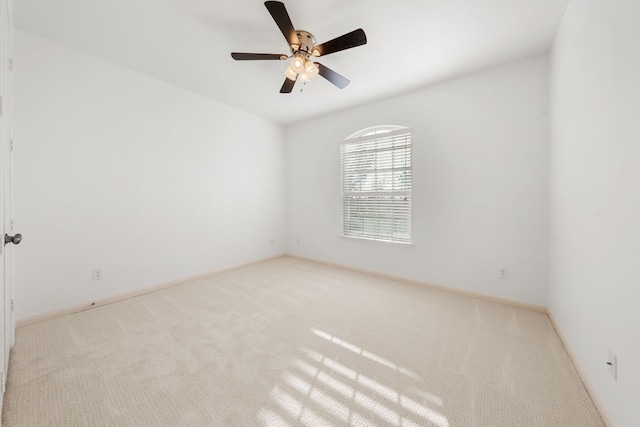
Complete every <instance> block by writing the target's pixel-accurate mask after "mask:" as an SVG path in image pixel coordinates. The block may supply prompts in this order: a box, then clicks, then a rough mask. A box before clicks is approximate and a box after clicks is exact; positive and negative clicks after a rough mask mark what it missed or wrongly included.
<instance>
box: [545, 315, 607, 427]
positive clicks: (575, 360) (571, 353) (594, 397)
mask: <svg viewBox="0 0 640 427" xmlns="http://www.w3.org/2000/svg"><path fill="white" fill-rule="evenodd" d="M547 315H548V316H549V320H550V321H551V324H552V325H553V328H554V329H555V330H556V333H557V334H558V336H559V337H560V341H562V344H563V345H564V348H565V350H567V354H568V355H569V358H570V359H571V362H572V363H573V366H574V367H575V368H576V371H577V372H578V376H579V377H580V379H581V380H582V384H584V388H586V389H587V392H588V393H589V396H591V400H593V403H594V405H596V408H597V409H598V412H600V416H601V417H602V420H603V421H604V423H605V424H606V425H607V427H616V426H615V424H614V423H613V420H612V419H611V415H609V411H607V407H606V406H605V405H604V403H603V402H602V400H601V399H600V396H598V393H596V389H595V387H593V384H592V383H591V381H590V380H589V377H587V374H586V372H585V371H584V369H583V368H582V365H581V364H580V362H579V361H578V357H577V356H576V354H575V352H574V351H573V349H572V348H571V346H570V345H569V341H567V337H566V335H565V334H564V332H563V331H562V329H561V328H560V325H558V322H556V319H555V317H553V314H552V313H551V310H549V312H548V313H547Z"/></svg>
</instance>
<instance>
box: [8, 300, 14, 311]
mask: <svg viewBox="0 0 640 427" xmlns="http://www.w3.org/2000/svg"><path fill="white" fill-rule="evenodd" d="M13 306H14V304H13V298H12V299H11V307H10V309H9V313H13Z"/></svg>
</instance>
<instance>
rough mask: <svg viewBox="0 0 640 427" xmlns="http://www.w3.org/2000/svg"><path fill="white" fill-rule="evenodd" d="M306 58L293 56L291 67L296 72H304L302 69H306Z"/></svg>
mask: <svg viewBox="0 0 640 427" xmlns="http://www.w3.org/2000/svg"><path fill="white" fill-rule="evenodd" d="M304 62H305V61H304V58H303V57H302V56H295V57H294V58H293V61H291V65H289V66H290V67H291V70H292V71H294V72H296V73H300V72H302V70H304Z"/></svg>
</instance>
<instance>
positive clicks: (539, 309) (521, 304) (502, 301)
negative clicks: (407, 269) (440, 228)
mask: <svg viewBox="0 0 640 427" xmlns="http://www.w3.org/2000/svg"><path fill="white" fill-rule="evenodd" d="M286 256H288V257H290V258H296V259H300V260H303V261H309V262H315V263H317V264H322V265H326V266H329V267H335V268H340V269H343V270H348V271H353V272H355V273H362V274H368V275H369V276H375V277H380V278H382V279H388V280H393V281H396V282H401V283H407V284H410V285H417V286H422V287H426V288H429V289H434V290H438V291H443V292H448V293H451V294H456V295H462V296H466V297H470V298H477V299H481V300H483V301H490V302H495V303H499V304H505V305H508V306H511V307H514V308H520V309H524V310H529V311H535V312H537V313H543V314H547V307H545V306H543V305H538V304H531V303H528V302H522V301H516V300H512V299H509V298H502V297H496V296H493V295H487V294H483V293H480V292H473V291H467V290H463V289H456V288H452V287H449V286H442V285H434V284H432V283H428V282H422V281H420V280H413V279H407V278H405V277H399V276H392V275H389V274H383V273H378V272H375V271H371V270H365V269H363V268H356V267H351V266H348V265H344V264H336V263H333V262H328V261H322V260H318V259H313V258H306V257H302V256H298V255H293V254H286Z"/></svg>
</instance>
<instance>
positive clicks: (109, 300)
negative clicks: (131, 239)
mask: <svg viewBox="0 0 640 427" xmlns="http://www.w3.org/2000/svg"><path fill="white" fill-rule="evenodd" d="M284 256H286V255H285V254H280V255H275V256H272V257H267V258H261V259H259V260H256V261H251V262H247V263H243V264H238V265H234V266H232V267H228V268H223V269H221V270H216V271H212V272H209V273H204V274H198V275H196V276H191V277H187V278H184V279H180V280H174V281H171V282H167V283H162V284H160V285H155V286H149V287H146V288H142V289H136V290H135V291H131V292H125V293H122V294H118V295H113V296H110V297H106V298H101V299H99V300H96V301H91V302H87V303H85V304H79V305H75V306H72V307H67V308H63V309H61V310H54V311H51V312H48V313H44V314H38V315H35V316H30V317H26V318H24V319H19V320H18V321H17V322H16V328H21V327H23V326H29V325H33V324H34V323H39V322H44V321H45V320H50V319H55V318H58V317H61V316H67V315H69V314H74V313H80V312H81V311H86V310H91V309H93V308H96V307H102V306H104V305H108V304H113V303H114V302H119V301H123V300H126V299H129V298H134V297H137V296H140V295H144V294H148V293H151V292H156V291H159V290H162V289H167V288H171V287H173V286H178V285H183V284H185V283H188V282H192V281H195V280H200V279H204V278H207V277H210V276H215V275H216V274H220V273H224V272H226V271H231V270H237V269H239V268H244V267H249V266H252V265H255V264H260V263H263V262H267V261H271V260H274V259H278V258H282V257H284Z"/></svg>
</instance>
